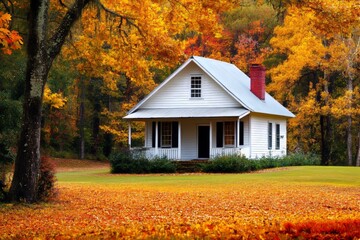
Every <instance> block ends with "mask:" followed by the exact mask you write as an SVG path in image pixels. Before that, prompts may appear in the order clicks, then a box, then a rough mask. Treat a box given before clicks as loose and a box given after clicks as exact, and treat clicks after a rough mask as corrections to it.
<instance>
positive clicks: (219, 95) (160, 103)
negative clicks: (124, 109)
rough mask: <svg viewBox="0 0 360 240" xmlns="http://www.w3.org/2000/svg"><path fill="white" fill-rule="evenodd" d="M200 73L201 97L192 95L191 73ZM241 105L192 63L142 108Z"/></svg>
mask: <svg viewBox="0 0 360 240" xmlns="http://www.w3.org/2000/svg"><path fill="white" fill-rule="evenodd" d="M194 74H200V75H201V76H202V81H201V98H200V99H196V98H191V97H190V86H191V85H190V83H191V75H194ZM187 107H241V105H240V104H239V103H238V102H237V101H236V100H235V99H234V98H233V97H231V96H230V95H229V94H228V93H227V92H225V90H224V89H223V88H221V87H220V86H219V85H218V84H217V83H216V82H215V81H214V80H213V79H211V78H210V77H209V76H208V75H207V74H206V73H205V72H203V71H202V70H201V69H200V68H199V67H198V66H197V65H196V64H195V63H190V64H189V65H188V66H187V67H186V68H185V69H183V70H182V71H181V72H180V73H179V74H178V75H176V76H175V77H174V78H173V79H171V80H170V81H169V82H168V83H167V84H165V85H164V86H163V87H162V88H161V89H160V90H159V91H158V92H157V93H155V94H154V95H153V96H152V97H150V98H149V99H148V100H147V101H146V102H145V103H144V104H143V105H142V106H141V108H187Z"/></svg>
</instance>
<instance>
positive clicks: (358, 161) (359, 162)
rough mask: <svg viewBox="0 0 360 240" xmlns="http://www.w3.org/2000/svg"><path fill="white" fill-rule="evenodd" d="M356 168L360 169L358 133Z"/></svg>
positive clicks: (359, 135) (359, 133) (359, 139)
mask: <svg viewBox="0 0 360 240" xmlns="http://www.w3.org/2000/svg"><path fill="white" fill-rule="evenodd" d="M356 166H357V167H360V131H359V132H358V150H357V158H356Z"/></svg>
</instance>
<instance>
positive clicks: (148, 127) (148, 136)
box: [145, 121, 152, 148]
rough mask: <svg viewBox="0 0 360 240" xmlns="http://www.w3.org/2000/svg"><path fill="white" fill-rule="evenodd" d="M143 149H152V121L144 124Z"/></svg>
mask: <svg viewBox="0 0 360 240" xmlns="http://www.w3.org/2000/svg"><path fill="white" fill-rule="evenodd" d="M145 147H147V148H151V147H152V121H149V122H146V124H145Z"/></svg>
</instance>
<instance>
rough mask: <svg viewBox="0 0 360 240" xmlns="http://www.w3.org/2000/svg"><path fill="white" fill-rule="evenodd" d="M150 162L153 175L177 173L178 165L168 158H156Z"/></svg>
mask: <svg viewBox="0 0 360 240" xmlns="http://www.w3.org/2000/svg"><path fill="white" fill-rule="evenodd" d="M149 162H150V172H151V173H175V172H176V165H175V163H173V162H172V161H171V160H169V159H167V158H166V157H156V158H154V159H152V160H150V161H149Z"/></svg>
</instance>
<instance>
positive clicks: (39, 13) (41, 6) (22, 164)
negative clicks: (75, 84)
mask: <svg viewBox="0 0 360 240" xmlns="http://www.w3.org/2000/svg"><path fill="white" fill-rule="evenodd" d="M89 1H91V0H76V1H75V2H74V4H73V6H72V7H71V8H69V9H68V11H67V13H66V14H65V16H64V18H63V20H62V22H61V23H60V25H59V27H58V28H57V29H56V30H55V34H54V35H53V36H52V37H51V38H50V39H46V37H47V26H48V10H49V0H31V1H30V9H29V17H28V19H29V20H28V21H29V37H28V40H27V53H28V62H27V67H26V76H25V95H24V105H23V119H22V121H23V124H22V127H21V134H20V138H19V142H18V150H17V156H16V160H15V171H14V176H13V181H12V183H11V187H10V192H9V195H8V198H9V200H10V201H15V202H17V201H23V202H36V201H37V200H38V196H37V190H38V189H37V188H38V179H39V172H40V130H41V108H42V98H43V93H44V86H45V83H46V80H47V76H48V73H49V70H50V68H51V65H52V62H53V60H54V58H55V57H56V56H57V55H58V54H59V52H60V50H61V47H62V45H63V44H64V42H65V38H66V36H67V35H68V34H69V32H70V29H71V27H72V26H73V24H74V23H75V21H76V20H77V19H78V18H79V17H80V15H81V12H82V10H83V9H84V7H85V6H86V5H87V4H88V3H89Z"/></svg>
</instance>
